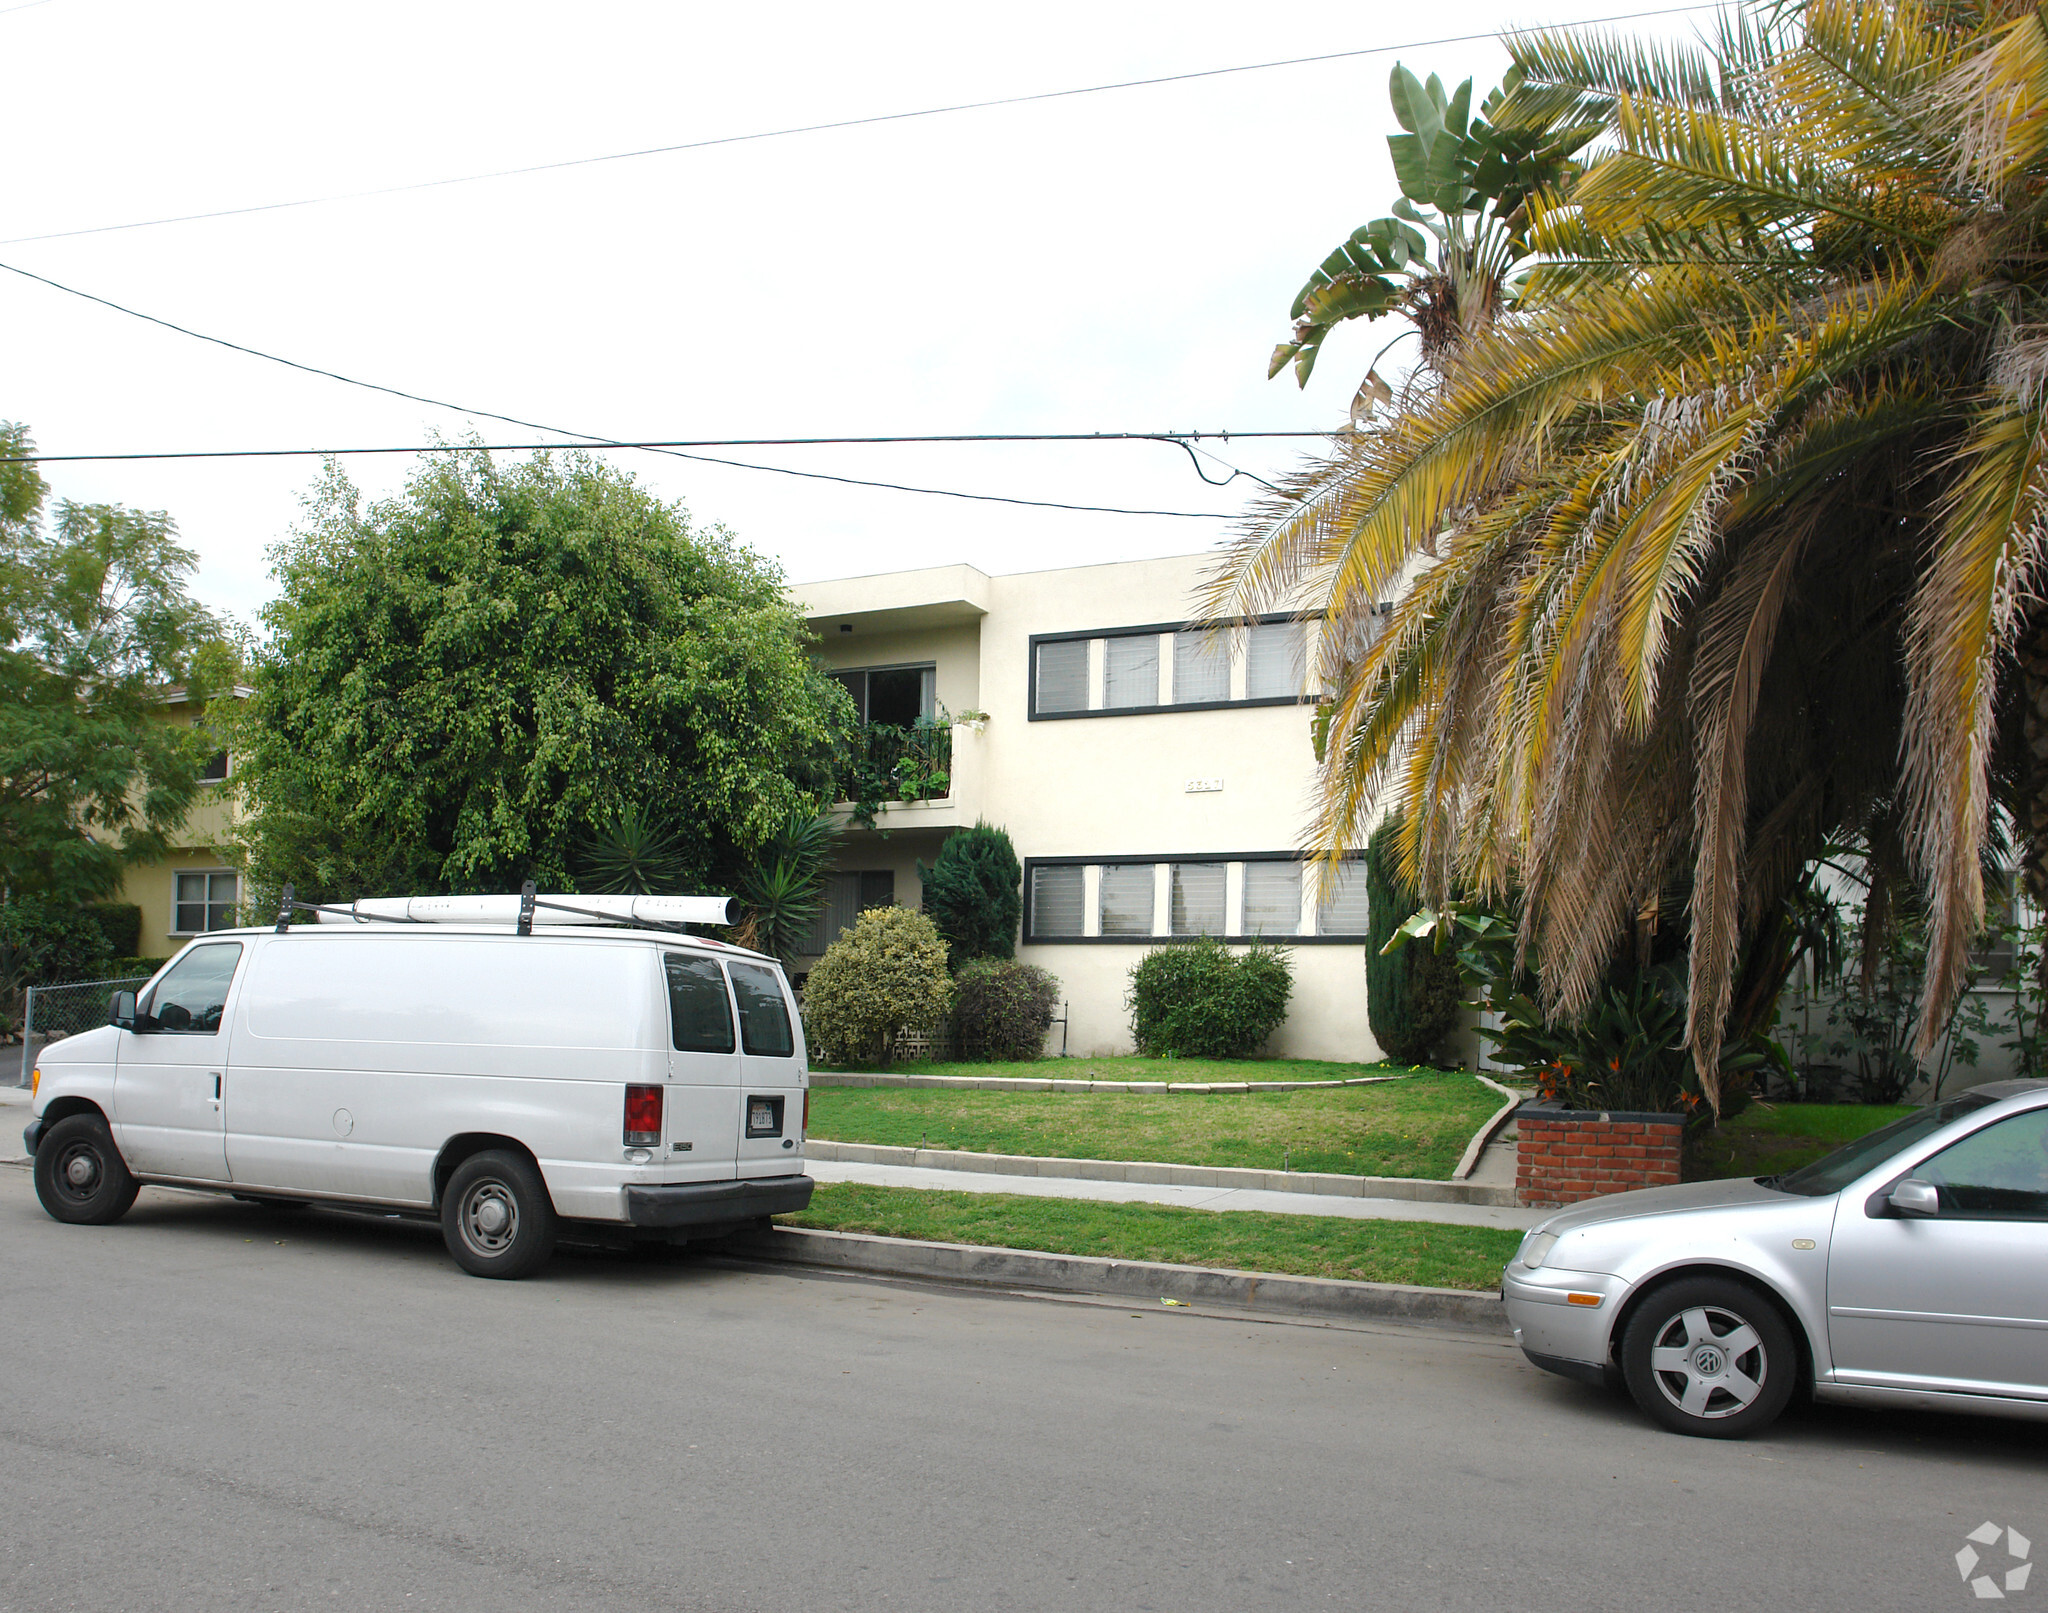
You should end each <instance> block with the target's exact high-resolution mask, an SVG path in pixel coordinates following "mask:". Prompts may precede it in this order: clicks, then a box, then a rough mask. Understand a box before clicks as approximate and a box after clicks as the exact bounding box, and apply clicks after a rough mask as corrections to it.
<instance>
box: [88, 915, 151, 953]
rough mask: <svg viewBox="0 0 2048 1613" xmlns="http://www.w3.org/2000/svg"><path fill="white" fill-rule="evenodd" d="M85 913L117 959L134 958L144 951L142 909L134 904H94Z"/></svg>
mask: <svg viewBox="0 0 2048 1613" xmlns="http://www.w3.org/2000/svg"><path fill="white" fill-rule="evenodd" d="M85 911H86V912H87V914H89V915H90V916H91V918H92V921H93V922H94V923H95V924H97V925H98V926H99V927H100V933H101V934H103V935H104V936H106V938H107V950H108V951H109V952H111V953H113V955H114V956H115V957H117V958H132V957H134V956H135V954H136V953H138V952H140V951H141V950H142V909H141V908H139V907H137V906H136V905H135V904H134V903H133V902H94V903H93V904H92V905H91V906H90V907H88V908H87V909H86V910H85Z"/></svg>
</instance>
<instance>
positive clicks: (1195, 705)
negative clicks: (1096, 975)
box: [847, 611, 1322, 861]
mask: <svg viewBox="0 0 2048 1613" xmlns="http://www.w3.org/2000/svg"><path fill="white" fill-rule="evenodd" d="M1310 620H1312V618H1311V617H1308V616H1304V615H1302V614H1301V613H1300V612H1299V611H1273V612H1270V613H1268V614H1267V615H1264V616H1254V617H1252V618H1250V621H1251V623H1252V624H1255V625H1257V626H1260V627H1269V626H1272V625H1273V624H1274V623H1277V622H1307V621H1310ZM1199 625H1200V624H1199V623H1196V622H1152V623H1148V624H1146V625H1143V626H1138V627H1095V628H1089V629H1086V630H1085V631H1076V632H1066V633H1033V634H1032V635H1031V637H1030V639H1029V641H1028V642H1027V645H1026V648H1025V663H1024V665H1025V690H1024V715H1025V719H1026V721H1029V722H1066V721H1068V720H1069V719H1071V718H1075V717H1166V716H1172V715H1173V714H1175V713H1177V712H1183V711H1249V710H1252V709H1254V708H1256V707H1260V706H1313V705H1315V704H1316V703H1317V702H1318V701H1320V700H1321V698H1322V697H1321V696H1320V695H1313V694H1299V695H1264V696H1261V697H1260V698H1259V699H1257V700H1176V701H1172V702H1170V703H1168V704H1166V705H1153V706H1101V707H1097V708H1095V709H1093V710H1083V711H1040V710H1039V709H1038V646H1039V645H1041V644H1071V643H1073V642H1074V641H1075V640H1076V639H1098V638H1101V639H1110V638H1148V637H1157V636H1159V635H1160V634H1164V633H1184V632H1186V631H1188V630H1189V629H1190V628H1194V627H1198V626H1199ZM1172 653H1173V652H1172V650H1171V648H1170V647H1168V648H1162V649H1161V651H1160V655H1161V658H1162V659H1166V658H1169V657H1170V656H1171V655H1172ZM1304 654H1306V651H1304ZM847 670H848V671H852V670H854V669H853V668H851V667H849V668H847ZM1155 860H1161V861H1163V860H1165V859H1155ZM1233 860H1234V861H1242V860H1243V859H1242V858H1237V859H1233Z"/></svg>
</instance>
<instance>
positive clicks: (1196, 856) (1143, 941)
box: [1018, 851, 1365, 947]
mask: <svg viewBox="0 0 2048 1613" xmlns="http://www.w3.org/2000/svg"><path fill="white" fill-rule="evenodd" d="M1364 859H1365V853H1364V852H1363V851H1347V852H1345V853H1344V855H1343V857H1342V859H1341V860H1342V861H1344V862H1348V863H1350V862H1362V861H1364ZM1308 861H1309V859H1308V858H1306V857H1304V856H1302V854H1301V853H1300V852H1298V851H1165V852H1149V851H1148V852H1140V853H1137V854H1135V855H1132V856H1107V855H1105V856H1087V857H1026V858H1025V859H1024V889H1025V890H1026V891H1029V890H1030V889H1031V875H1032V871H1033V870H1034V869H1037V868H1095V867H1101V866H1103V865H1106V864H1110V863H1153V864H1158V863H1279V862H1298V863H1303V864H1306V863H1307V862H1308ZM1225 877H1226V878H1227V877H1228V876H1227V875H1226V876H1225ZM1226 889H1227V886H1226ZM1153 917H1154V921H1155V922H1157V918H1158V915H1157V914H1156V913H1155V914H1154V915H1153ZM1084 922H1085V919H1084ZM1201 939H1203V938H1202V937H1201V936H1196V935H1036V934H1034V933H1033V932H1032V928H1031V904H1030V902H1029V901H1028V900H1027V901H1026V902H1025V904H1024V930H1023V934H1022V936H1021V938H1020V939H1019V941H1018V945H1020V946H1045V947H1093V946H1116V947H1130V946H1140V947H1149V946H1190V945H1192V944H1194V943H1195V942H1196V941H1199V940H1201ZM1209 939H1211V940H1215V941H1221V942H1224V943H1225V944H1226V945H1230V946H1250V945H1252V943H1254V942H1258V943H1261V944H1263V945H1265V946H1273V947H1298V946H1303V947H1313V946H1333V947H1359V946H1364V945H1365V932H1364V931H1362V930H1360V931H1353V932H1348V933H1346V934H1343V935H1263V934H1262V935H1245V934H1243V933H1241V932H1235V931H1234V932H1232V933H1230V934H1228V935H1218V936H1211V937H1209Z"/></svg>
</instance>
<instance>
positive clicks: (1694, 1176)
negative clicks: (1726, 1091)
mask: <svg viewBox="0 0 2048 1613" xmlns="http://www.w3.org/2000/svg"><path fill="white" fill-rule="evenodd" d="M1912 1112H1913V1111H1912V1110H1911V1109H1910V1108H1908V1107H1905V1106H1903V1105H1897V1104H1878V1103H1768V1104H1767V1103H1752V1104H1751V1105H1750V1106H1749V1107H1748V1108H1747V1109H1745V1110H1743V1112H1742V1113H1741V1114H1739V1115H1737V1116H1736V1117H1735V1118H1734V1119H1732V1120H1728V1121H1724V1122H1722V1124H1721V1125H1720V1127H1719V1128H1717V1129H1716V1130H1714V1131H1711V1132H1708V1133H1706V1134H1705V1135H1704V1136H1703V1137H1701V1138H1700V1139H1699V1140H1698V1141H1697V1142H1696V1143H1694V1144H1693V1145H1692V1146H1691V1147H1690V1148H1688V1149H1687V1151H1686V1160H1685V1177H1686V1180H1687V1181H1694V1182H1704V1181H1712V1180H1715V1179H1718V1178H1721V1177H1730V1176H1775V1175H1777V1174H1778V1173H1779V1172H1780V1171H1795V1170H1797V1169H1799V1167H1800V1166H1802V1165H1809V1164H1811V1163H1812V1162H1813V1161H1814V1160H1816V1159H1819V1158H1820V1157H1821V1155H1823V1154H1827V1153H1832V1152H1833V1151H1834V1150H1835V1149H1837V1148H1840V1147H1841V1146H1842V1144H1844V1143H1849V1142H1854V1141H1855V1140H1856V1139H1857V1138H1858V1137H1861V1136H1863V1135H1864V1134H1865V1133H1866V1132H1872V1131H1875V1130H1877V1128H1878V1127H1879V1126H1884V1125H1889V1124H1890V1123H1891V1122H1892V1121H1894V1120H1897V1119H1899V1118H1900V1117H1901V1116H1903V1115H1909V1114H1911V1113H1912Z"/></svg>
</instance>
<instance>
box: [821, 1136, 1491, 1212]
mask: <svg viewBox="0 0 2048 1613" xmlns="http://www.w3.org/2000/svg"><path fill="white" fill-rule="evenodd" d="M804 1153H805V1154H806V1155H807V1156H808V1157H810V1158H812V1159H829V1160H839V1161H843V1162H845V1163H846V1164H850V1165H914V1166H919V1167H921V1168H923V1169H925V1170H934V1171H961V1172H965V1173H968V1174H972V1175H976V1176H1041V1177H1048V1178H1052V1179H1054V1180H1058V1181H1076V1182H1145V1183H1149V1184H1152V1185H1154V1186H1169V1187H1241V1188H1251V1189H1253V1190H1254V1191H1256V1192H1263V1193H1315V1194H1324V1195H1327V1196H1329V1197H1333V1198H1352V1199H1410V1200H1414V1201H1415V1202H1417V1203H1422V1204H1485V1205H1492V1206H1494V1207H1496V1208H1500V1209H1514V1208H1516V1207H1517V1206H1516V1204H1515V1190H1514V1188H1513V1187H1511V1186H1509V1187H1497V1186H1492V1185H1488V1184H1483V1183H1478V1182H1436V1181H1430V1180H1428V1179H1426V1178H1423V1177H1419V1176H1340V1175H1337V1174H1335V1173H1333V1172H1324V1171H1259V1170H1248V1169H1243V1168H1240V1167H1237V1166H1230V1165H1162V1164H1157V1163H1155V1162H1153V1161H1150V1160H1139V1159H1043V1158H1040V1157H1039V1156H1038V1155H1036V1154H976V1153H970V1152H968V1151H967V1150H966V1149H962V1148H897V1147H893V1146H890V1145H887V1144H883V1143H836V1142H826V1141H823V1140H821V1139H819V1138H816V1137H806V1138H805V1139H804ZM962 1191H968V1190H967V1189H962Z"/></svg>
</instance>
